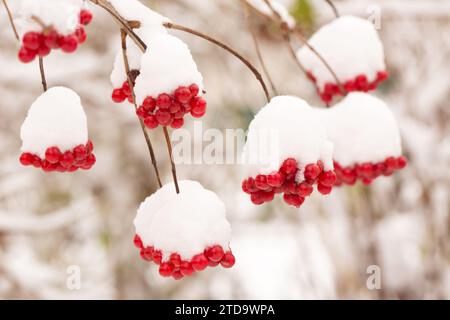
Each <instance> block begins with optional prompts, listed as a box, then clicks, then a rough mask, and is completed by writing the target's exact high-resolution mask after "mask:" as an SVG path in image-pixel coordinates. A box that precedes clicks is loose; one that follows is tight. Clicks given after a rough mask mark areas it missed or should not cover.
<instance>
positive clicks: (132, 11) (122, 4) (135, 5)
mask: <svg viewBox="0 0 450 320" xmlns="http://www.w3.org/2000/svg"><path fill="white" fill-rule="evenodd" d="M108 1H109V3H110V4H111V5H112V6H113V7H114V8H115V9H116V10H117V12H119V13H120V15H121V16H122V17H124V18H125V20H128V21H139V22H141V27H142V28H147V27H160V28H164V27H163V26H162V24H163V23H165V22H170V20H169V19H168V18H166V17H164V16H162V15H161V14H159V13H157V12H155V11H153V10H151V9H150V8H149V7H147V6H145V5H144V4H142V3H141V2H140V1H138V0H126V1H124V0H108Z"/></svg>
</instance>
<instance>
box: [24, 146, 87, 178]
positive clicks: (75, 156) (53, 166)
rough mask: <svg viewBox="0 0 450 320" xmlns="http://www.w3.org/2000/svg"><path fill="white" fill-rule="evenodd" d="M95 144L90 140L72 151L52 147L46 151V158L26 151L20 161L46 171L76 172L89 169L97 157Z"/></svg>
mask: <svg viewBox="0 0 450 320" xmlns="http://www.w3.org/2000/svg"><path fill="white" fill-rule="evenodd" d="M93 150H94V145H93V144H92V142H91V141H88V142H87V143H86V145H82V144H81V145H79V146H77V147H75V148H74V149H73V150H71V151H66V152H61V150H60V149H59V148H58V147H50V148H47V150H46V151H45V159H41V158H40V157H39V156H37V155H34V154H31V153H28V152H24V153H22V155H21V156H20V163H21V164H22V165H24V166H33V167H35V168H42V170H43V171H45V172H52V171H58V172H74V171H77V170H78V169H83V170H89V169H91V168H92V166H93V165H94V164H95V162H96V159H95V156H94V154H93V153H92V151H93Z"/></svg>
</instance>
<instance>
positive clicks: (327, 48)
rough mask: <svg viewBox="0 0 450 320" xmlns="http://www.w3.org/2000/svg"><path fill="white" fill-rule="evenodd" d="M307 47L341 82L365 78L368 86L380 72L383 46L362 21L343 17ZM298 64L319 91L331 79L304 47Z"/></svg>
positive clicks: (383, 68) (314, 37)
mask: <svg viewBox="0 0 450 320" xmlns="http://www.w3.org/2000/svg"><path fill="white" fill-rule="evenodd" d="M309 44H310V45H311V46H312V47H313V48H314V49H316V50H317V52H319V53H320V54H321V55H322V56H323V58H324V59H325V60H326V61H327V62H328V64H329V65H330V66H331V68H332V69H333V70H334V72H335V73H336V75H337V77H338V78H339V80H341V81H346V80H352V79H354V78H356V77H357V76H358V75H361V74H364V75H366V77H367V79H368V81H369V82H373V81H375V80H376V79H377V72H378V71H384V70H385V69H386V65H385V62H384V49H383V44H382V43H381V40H380V38H379V36H378V33H377V31H376V29H375V27H374V25H373V24H372V23H371V22H370V21H368V20H365V19H361V18H358V17H354V16H343V17H340V18H337V19H335V20H333V21H332V22H330V23H329V24H327V25H325V26H323V27H322V28H320V29H319V30H318V31H317V32H316V33H315V34H314V35H313V36H312V37H311V38H310V39H309ZM297 57H298V59H299V61H300V62H301V63H302V64H303V65H304V67H305V68H306V69H307V70H308V71H310V72H311V73H312V74H313V75H314V76H315V77H316V79H317V84H318V86H319V88H323V87H324V85H325V84H326V83H335V79H334V77H333V76H332V74H331V73H330V71H328V69H327V68H326V67H325V65H324V63H323V62H322V61H321V60H320V59H319V58H318V57H317V56H316V55H315V54H314V53H313V52H312V51H311V50H310V49H309V48H308V47H306V46H303V47H302V48H301V49H300V50H299V51H298V53H297Z"/></svg>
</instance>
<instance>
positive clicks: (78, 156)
mask: <svg viewBox="0 0 450 320" xmlns="http://www.w3.org/2000/svg"><path fill="white" fill-rule="evenodd" d="M73 154H74V156H75V160H77V161H80V160H83V159H85V158H86V157H87V155H88V154H87V149H86V147H85V146H84V145H82V144H81V145H79V146H77V147H76V148H75V149H73Z"/></svg>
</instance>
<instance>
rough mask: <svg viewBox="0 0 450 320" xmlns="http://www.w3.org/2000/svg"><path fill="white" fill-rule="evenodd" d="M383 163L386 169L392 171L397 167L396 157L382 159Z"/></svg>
mask: <svg viewBox="0 0 450 320" xmlns="http://www.w3.org/2000/svg"><path fill="white" fill-rule="evenodd" d="M384 164H385V165H386V170H387V171H394V170H395V169H396V168H397V159H395V158H394V157H389V158H387V159H386V160H384Z"/></svg>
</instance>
